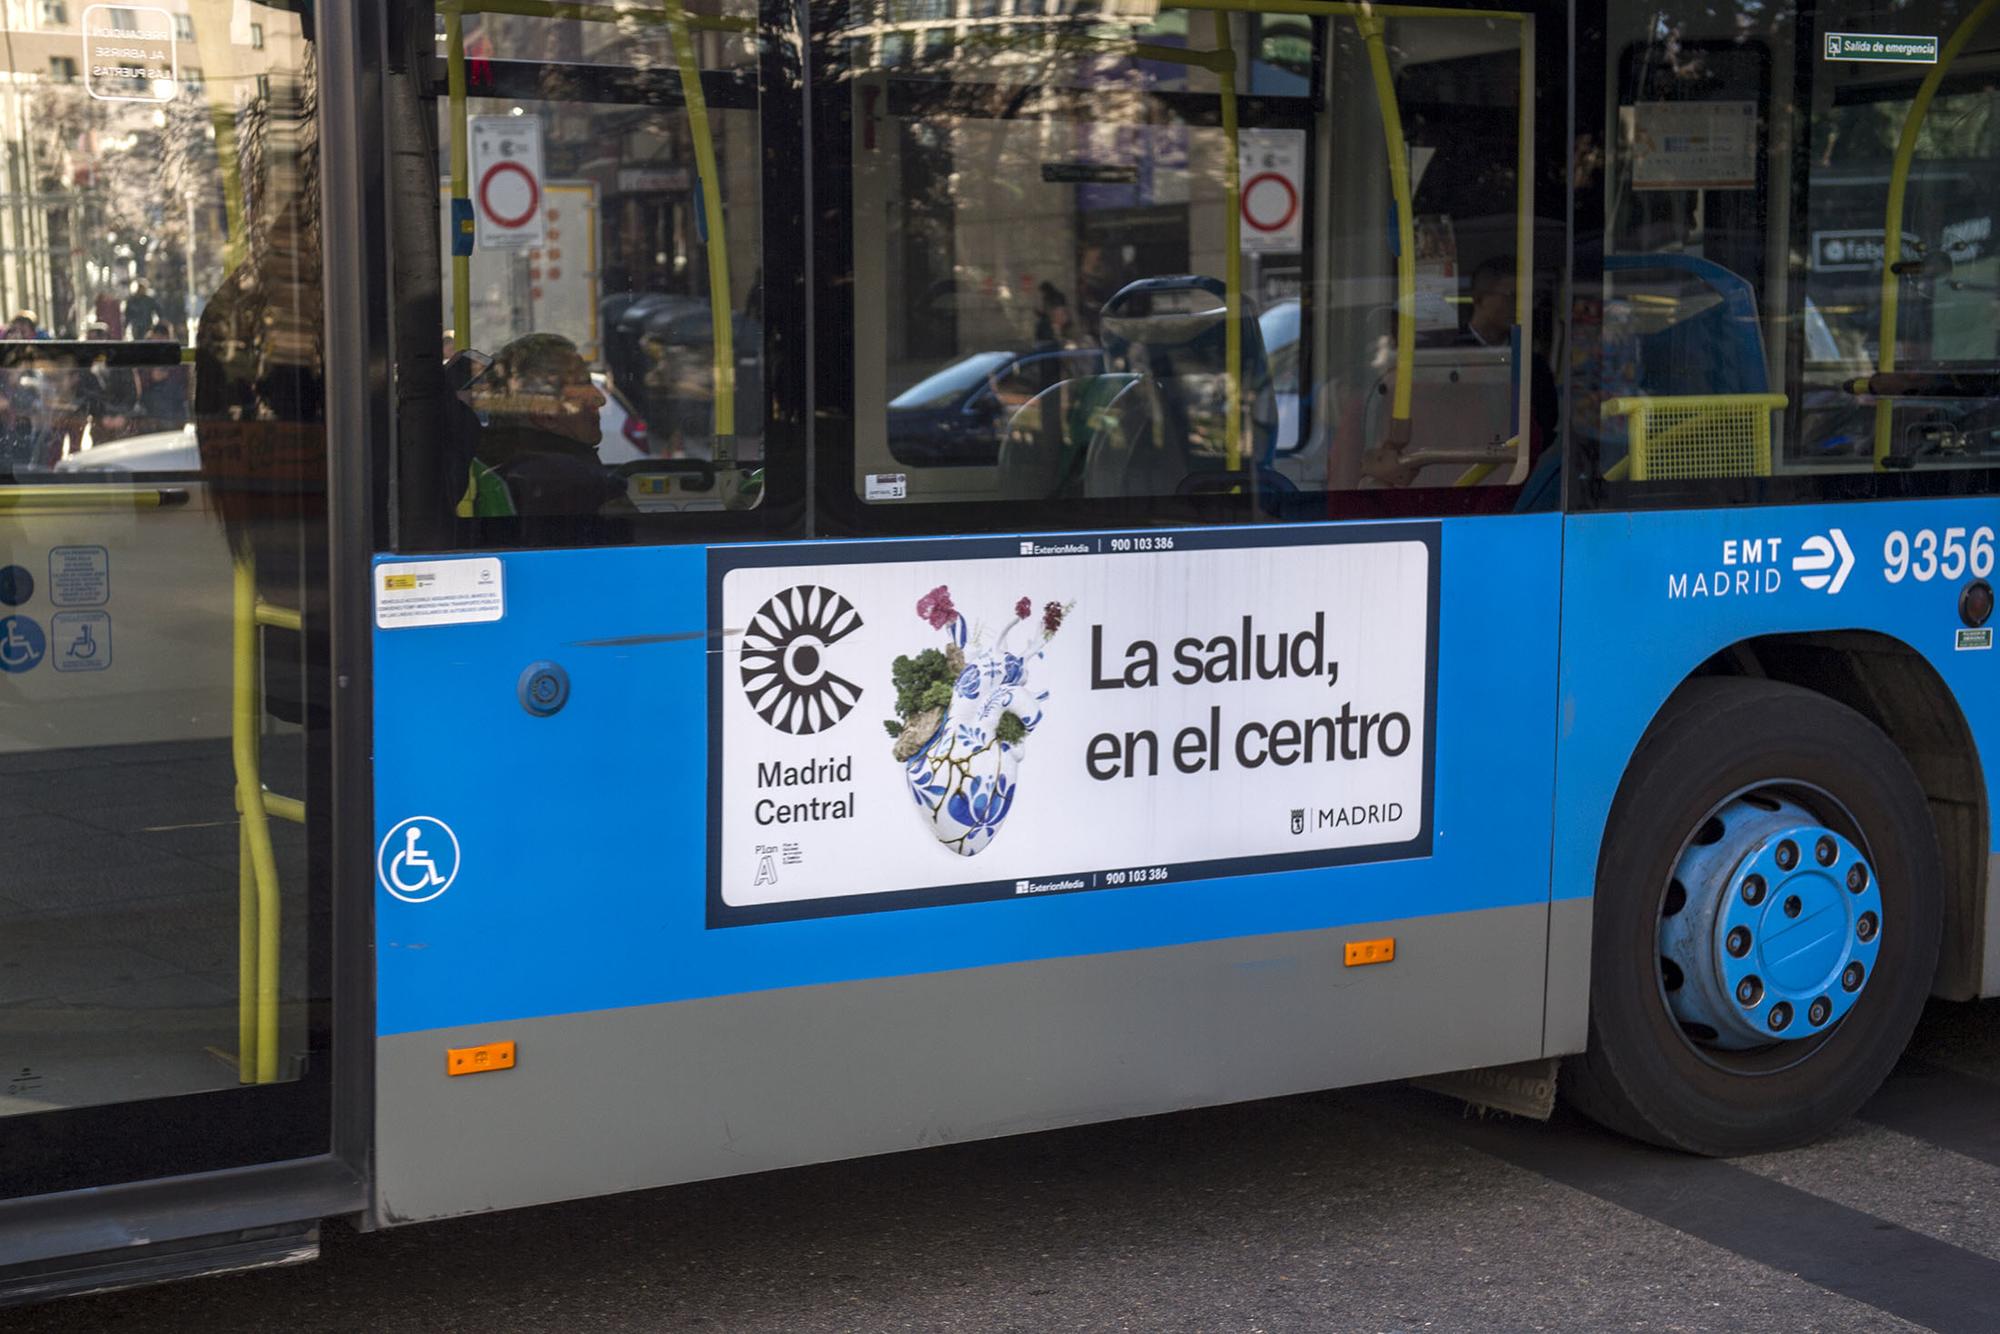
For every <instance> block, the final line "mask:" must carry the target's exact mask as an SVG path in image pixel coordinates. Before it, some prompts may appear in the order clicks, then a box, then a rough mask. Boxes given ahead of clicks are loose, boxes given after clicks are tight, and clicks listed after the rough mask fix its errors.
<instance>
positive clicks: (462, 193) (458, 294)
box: [438, 0, 473, 347]
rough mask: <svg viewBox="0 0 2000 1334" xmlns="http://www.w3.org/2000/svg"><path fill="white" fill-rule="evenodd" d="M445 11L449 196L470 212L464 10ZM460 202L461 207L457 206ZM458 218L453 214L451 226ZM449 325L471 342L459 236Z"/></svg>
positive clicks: (453, 6)
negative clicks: (449, 110) (449, 111)
mask: <svg viewBox="0 0 2000 1334" xmlns="http://www.w3.org/2000/svg"><path fill="white" fill-rule="evenodd" d="M438 7H439V8H440V9H442V10H443V11H444V36H445V59H444V70H445V74H444V77H445V92H446V94H447V96H449V98H450V99H451V115H450V116H449V117H448V119H449V120H450V121H451V199H452V204H453V206H454V212H461V213H469V211H470V210H471V207H472V180H471V177H472V170H471V168H470V167H469V166H468V165H467V164H466V143H465V140H466V136H467V134H468V133H469V131H468V129H467V127H466V110H465V14H464V12H463V9H462V7H461V6H460V5H459V4H457V3H456V2H455V0H442V3H440V5H439V6H438ZM461 205H462V206H463V207H462V208H461V207H460V206H461ZM458 225H459V220H458V219H457V218H454V219H453V220H452V226H454V227H457V226H458ZM451 250H452V254H451V325H452V329H451V332H452V337H453V338H454V339H455V340H456V341H457V343H458V345H459V346H460V347H471V346H472V345H473V343H472V256H470V255H461V254H459V253H458V251H459V245H458V238H457V237H453V238H452V247H451Z"/></svg>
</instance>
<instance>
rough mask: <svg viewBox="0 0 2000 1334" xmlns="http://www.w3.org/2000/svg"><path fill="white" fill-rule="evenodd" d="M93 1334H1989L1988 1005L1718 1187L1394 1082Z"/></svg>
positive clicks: (236, 1299) (619, 1224)
mask: <svg viewBox="0 0 2000 1334" xmlns="http://www.w3.org/2000/svg"><path fill="white" fill-rule="evenodd" d="M323 1244H324V1254H323V1256H322V1258H321V1259H320V1260H319V1261H318V1262H316V1263H314V1264H310V1265H305V1266H301V1267H298V1268H292V1269H285V1270H273V1271H266V1272H262V1273H254V1274H244V1275H236V1276H229V1277H223V1278H213V1279H202V1280H197V1281H194V1282H189V1283H182V1284H177V1285H172V1286H168V1287H162V1288H155V1289H151V1290H147V1291H142V1292H136V1293H125V1294H114V1295H110V1296H105V1297H96V1298H82V1299H73V1300H70V1301H66V1302H58V1303H53V1304H50V1305H48V1306H44V1307H41V1308H37V1309H35V1310H31V1311H13V1312H7V1313H4V1314H0V1327H5V1328H6V1329H8V1330H10V1331H20V1334H33V1332H37V1331H56V1330H61V1331H77V1330H100V1329H117V1330H121V1331H124V1330H149V1329H159V1330H169V1329H171V1330H201V1331H205V1332H206V1331H225V1330H257V1331H270V1330H277V1331H283V1332H284V1334H299V1332H300V1331H311V1330H368V1331H402V1330H457V1329H468V1330H474V1329H476V1330H533V1331H543V1330H547V1331H557V1330H560V1331H564V1332H565V1334H569V1332H570V1331H578V1330H663V1329H669V1330H670V1329H715V1330H728V1331H761V1330H772V1331H778V1330H782V1331H787V1332H790V1331H819V1330H829V1331H830V1330H960V1329H964V1330H1036V1331H1039V1330H1049V1329H1091V1330H1096V1329H1103V1330H1138V1331H1155V1330H1161V1331H1165V1330H1244V1331H1251V1330H1364V1331H1366V1330H1488V1329H1502V1330H1543V1329H1548V1330H1607V1329H1644V1330H1706V1329H1716V1330H1722V1329H1746V1328H1748V1329H1777V1330H1798V1329H1815V1330H1848V1329H1869V1330H1875V1329H1884V1330H1887V1329H1919V1328H1930V1329H1937V1330H1954V1331H1955V1330H1980V1331H1989V1330H1997V1329H2000V1002H1989V1003H1985V1004H1980V1005H1971V1006H1936V1007H1933V1009H1932V1011H1931V1013H1930V1014H1929V1015H1928V1016H1927V1017H1926V1020H1925V1023H1924V1026H1923V1028H1922V1029H1921V1030H1920V1032H1919V1034H1918V1038H1917V1041H1916V1043H1915V1045H1914V1046H1913V1048H1912V1051H1911V1054H1910V1056H1909V1058H1908V1059H1906V1060H1905V1061H1904V1063H1903V1065H1902V1067H1901V1068H1900V1069H1899V1071H1898V1072H1897V1074H1896V1075H1895V1077H1894V1078H1893V1080H1892V1081H1891V1083H1890V1085H1889V1086H1888V1087H1887V1088H1886V1089H1885V1090H1884V1091H1883V1093H1882V1094H1881V1095H1880V1096H1879V1097H1878V1098H1876V1100H1875V1101H1874V1102H1872V1103H1871V1104H1870V1105H1869V1106H1868V1107H1867V1108H1865V1109H1864V1110H1863V1113H1862V1114H1861V1115H1860V1116H1859V1117H1857V1118H1856V1119H1855V1120H1853V1121H1851V1122H1849V1123H1848V1124H1847V1125H1845V1126H1843V1127H1842V1128H1841V1129H1840V1130H1839V1131H1838V1132H1837V1133H1836V1134H1835V1135H1834V1136H1833V1137H1832V1138H1830V1139H1828V1140H1826V1141H1825V1142H1823V1143H1821V1144H1819V1145H1816V1146H1814V1147H1811V1148H1807V1149H1802V1150H1797V1151H1795V1152H1790V1153H1780V1154H1770V1155H1766V1156H1763V1157H1758V1158H1748V1159H1740V1160H1737V1161H1735V1162H1730V1163H1717V1162H1709V1161H1704V1160H1700V1159H1694V1158H1688V1157H1684V1156H1680V1155H1675V1154H1670V1153H1664V1152H1660V1151H1656V1150H1652V1149H1647V1148H1643V1147H1640V1146H1638V1145H1634V1144H1631V1143H1629V1142H1627V1141H1624V1140H1620V1139H1618V1138H1616V1137H1613V1136H1610V1135H1606V1134H1604V1133H1602V1132H1600V1131H1597V1130H1595V1129H1593V1128H1591V1127H1590V1126H1588V1125H1585V1124H1582V1123H1580V1122H1578V1121H1577V1120H1575V1119H1573V1118H1570V1117H1568V1116H1566V1115H1562V1114H1559V1115H1558V1117H1557V1118H1556V1120H1555V1121H1554V1122H1553V1123H1550V1124H1547V1125H1543V1124H1539V1123H1535V1122H1528V1121H1521V1120H1515V1119H1512V1118H1496V1117H1488V1118H1480V1117H1474V1116H1468V1115H1466V1114H1465V1113H1464V1112H1463V1110H1462V1109H1461V1108H1460V1107H1459V1106H1458V1104H1455V1103H1452V1102H1449V1101H1447V1100H1445V1099H1443V1098H1440V1097H1436V1096H1434V1095H1431V1094H1426V1093H1420V1092H1417V1091H1414V1090H1409V1089H1403V1088H1396V1087H1382V1088H1372V1089H1363V1090H1352V1091H1347V1092H1342V1093H1331V1094H1314V1095H1309V1096H1304V1097H1296V1098H1284V1099H1278V1100H1274V1101H1270V1102H1262V1103H1254V1104H1249V1105H1246V1106H1240V1107H1231V1108H1222V1109H1216V1110H1209V1111H1199V1112H1188V1113H1181V1114H1177V1115H1173V1116H1161V1117H1154V1118H1150V1119H1147V1120H1143V1121H1128V1122H1123V1123H1119V1124H1114V1125H1108V1126H1093V1127H1088V1128H1083V1129H1077V1130H1066V1131H1057V1132H1051V1133H1047V1134H1039V1135H1032V1136H1024V1137H1021V1138H1016V1139H1008V1140H1000V1141H992V1142H986V1143H980V1144H967V1145H957V1146H952V1147H948V1148H942V1149H927V1150H922V1151H918V1152H915V1153H907V1154H899V1155H895V1156H893V1157H887V1158H876V1159H871V1160H867V1161H862V1162H855V1163H841V1164H835V1165H832V1166H826V1167H814V1168H804V1169H799V1170H795V1171H788V1172H778V1173H770V1174H767V1175H763V1176H759V1177H747V1178H737V1179H735V1180H729V1181H720V1182H713V1183H706V1184H701V1185H694V1186H681V1187H675V1188H671V1189H667V1190H657V1191H649V1192H645V1193H642V1194H635V1195H627V1196H621V1197H617V1198H614V1199H606V1200H592V1201H585V1202H582V1203H577V1204H567V1205H556V1206H550V1207H547V1208H541V1209H533V1210H524V1211H517V1212H513V1213H508V1214H499V1215H493V1216H489V1217H484V1218H477V1219H467V1220H460V1221H456V1222H448V1223H432V1224H425V1225H421V1226H417V1227H411V1228H405V1229H402V1230H400V1231H395V1232H385V1233H376V1234H372V1235H362V1234H357V1233H355V1232H353V1231H351V1230H348V1229H346V1228H344V1227H341V1226H338V1225H335V1226H329V1227H328V1228H327V1229H326V1231H325V1235H324V1238H323Z"/></svg>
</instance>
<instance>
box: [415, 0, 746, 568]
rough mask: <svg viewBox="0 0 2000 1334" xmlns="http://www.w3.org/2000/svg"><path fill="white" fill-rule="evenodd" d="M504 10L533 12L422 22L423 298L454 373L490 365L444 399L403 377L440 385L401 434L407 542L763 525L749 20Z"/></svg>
mask: <svg viewBox="0 0 2000 1334" xmlns="http://www.w3.org/2000/svg"><path fill="white" fill-rule="evenodd" d="M509 8H515V9H522V8H525V9H527V10H533V9H534V8H536V6H525V7H523V6H504V5H497V4H496V5H493V6H491V11H492V12H488V7H487V6H484V5H482V4H479V3H476V0H468V3H464V4H459V5H453V6H440V7H439V8H438V11H437V19H436V29H435V34H436V36H435V71H436V73H435V78H434V79H433V81H432V83H431V86H430V89H429V91H430V93H431V95H432V96H433V97H434V98H435V102H434V107H435V116H436V120H435V126H436V130H435V134H436V138H435V145H436V153H437V159H436V161H437V180H438V219H439V233H438V235H439V244H438V250H437V258H436V260H435V264H436V268H435V269H431V270H429V273H428V275H426V276H425V277H424V279H423V282H422V285H423V286H425V287H427V288H428V287H430V286H433V285H434V286H435V288H436V290H437V292H438V307H439V311H440V315H441V319H442V326H441V328H440V330H439V335H440V337H439V343H440V344H441V346H442V347H443V349H444V353H443V355H444V358H445V360H447V361H450V360H451V359H452V358H453V357H454V356H465V355H472V356H476V357H477V358H478V359H479V360H480V361H481V362H482V363H484V362H486V361H488V360H490V363H491V364H490V365H487V366H486V367H485V369H484V370H483V372H479V371H475V372H474V373H473V374H463V373H461V374H459V375H457V376H456V377H455V378H456V384H455V387H452V386H448V385H447V384H446V382H445V380H444V379H438V380H436V381H431V380H429V379H428V378H427V377H425V376H423V375H419V376H417V377H415V378H416V379H420V380H424V381H425V383H426V384H427V386H428V385H434V386H435V387H434V389H432V390H431V391H430V394H429V404H428V409H429V412H428V420H424V421H422V422H421V423H416V422H412V423H410V426H411V427H412V428H413V429H409V430H406V439H407V440H408V441H409V442H410V443H409V444H408V445H407V446H406V449H407V451H408V452H407V453H406V457H405V460H404V467H403V476H404V478H405V490H404V502H403V503H404V505H405V507H406V510H408V511H411V514H410V517H411V518H412V519H413V520H414V521H416V522H417V524H418V529H417V530H416V531H426V532H428V531H436V532H440V533H450V532H452V530H451V529H450V528H449V527H445V528H438V527H436V525H437V524H438V521H439V520H440V519H443V520H446V522H447V523H449V522H452V521H465V520H472V521H480V520H491V519H522V520H526V519H532V520H535V521H536V522H535V523H534V525H532V526H531V527H529V528H516V529H512V530H510V529H507V528H505V527H498V528H496V527H492V526H487V527H484V528H480V529H476V530H475V529H472V528H465V527H461V528H460V529H459V530H457V532H456V534H455V536H456V537H457V538H458V539H459V540H464V541H472V540H493V539H495V538H497V539H498V540H531V541H537V542H539V541H544V540H549V541H555V540H603V539H604V538H606V537H607V536H615V535H616V534H613V533H612V531H611V530H606V529H595V530H586V529H585V528H578V527H575V526H574V525H570V526H565V525H564V524H563V523H562V522H560V521H562V520H565V519H567V520H574V521H578V522H583V523H588V522H589V521H594V520H598V519H603V518H607V517H609V518H616V519H619V520H631V519H633V518H635V517H638V516H641V515H646V514H675V513H682V512H687V511H698V510H711V509H746V508H750V507H752V506H755V505H756V504H757V503H759V501H760V499H761V497H762V490H763V487H762V476H763V454H764V418H765V410H764V359H763V347H764V328H763V312H762V299H763V298H762V262H761V254H762V251H761V247H762V237H761V217H760V212H759V210H760V207H761V202H760V198H759V193H760V189H759V173H760V172H761V170H762V164H761V160H760V153H759V118H758V111H757V107H758V98H759V87H758V84H759V79H760V77H761V76H760V72H759V68H758V55H759V52H760V46H759V40H758V37H757V33H756V23H755V20H756V11H755V8H754V6H751V5H749V4H747V3H741V2H739V0H727V2H726V3H718V4H696V5H692V6H688V7H686V8H683V7H682V6H679V5H665V4H649V5H640V6H630V7H625V8H622V9H620V10H619V11H617V12H616V13H615V14H614V13H613V11H611V10H609V9H603V10H594V9H593V10H590V11H589V12H586V13H582V14H576V13H571V12H569V11H567V10H565V11H564V12H563V13H562V14H561V15H560V16H554V15H537V14H534V13H532V12H528V13H508V12H502V11H504V10H506V9H509ZM426 36H428V34H427V35H426ZM399 262H401V263H404V264H415V263H416V262H417V261H416V260H415V259H414V257H411V256H403V257H401V258H400V260H399ZM628 530H629V524H628V525H627V526H626V527H625V528H621V529H620V530H618V532H619V533H626V532H627V531H628ZM478 533H483V534H484V535H485V536H484V537H476V536H475V534H478Z"/></svg>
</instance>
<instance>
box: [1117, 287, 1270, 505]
mask: <svg viewBox="0 0 2000 1334" xmlns="http://www.w3.org/2000/svg"><path fill="white" fill-rule="evenodd" d="M1225 301H1226V289H1225V288H1224V287H1223V285H1222V283H1220V282H1218V281H1217V280H1216V279H1214V278H1208V277H1203V276H1199V275H1177V276H1173V277H1162V278H1145V279H1141V280H1140V281H1138V282H1135V283H1130V284H1128V285H1126V286H1125V287H1123V288H1120V289H1119V290H1118V292H1117V293H1116V294H1114V295H1113V296H1112V298H1111V299H1110V300H1109V301H1107V302H1105V303H1104V311H1103V317H1102V324H1101V327H1102V329H1103V338H1104V356H1105V365H1106V366H1107V367H1108V368H1109V369H1110V370H1111V371H1112V372H1114V373H1124V374H1129V375H1132V376H1135V377H1137V383H1136V384H1134V385H1133V386H1131V387H1130V388H1129V389H1128V390H1126V391H1125V392H1123V393H1120V394H1119V395H1118V396H1117V399H1116V400H1115V403H1114V404H1113V405H1112V406H1111V407H1110V408H1108V409H1107V410H1106V411H1105V412H1104V413H1103V414H1102V420H1101V421H1100V423H1099V424H1098V428H1097V430H1096V432H1095V434H1094V435H1093V436H1092V438H1091V441H1090V446H1089V449H1088V451H1087V453H1086V457H1085V459H1084V465H1083V494H1085V495H1086V496H1171V495H1180V494H1183V493H1185V492H1187V490H1188V488H1189V485H1190V479H1191V478H1192V477H1194V475H1195V474H1197V473H1207V472H1220V471H1227V470H1228V468H1229V459H1228V454H1229V442H1228V432H1229V430H1230V427H1229V424H1228V421H1227V416H1228V408H1227V406H1226V405H1227V402H1228V393H1229V390H1228V328H1227V324H1226V318H1227V316H1226V307H1225ZM1238 321H1239V329H1240V336H1241V344H1240V356H1241V375H1242V394H1243V401H1244V402H1245V403H1246V404H1247V405H1248V416H1249V420H1250V451H1249V453H1250V456H1249V457H1248V458H1247V459H1242V460H1240V461H1239V463H1238V468H1239V470H1247V469H1252V468H1260V467H1261V468H1268V467H1269V466H1270V464H1271V462H1272V455H1273V452H1274V450H1275V448H1276V444H1277V403H1276V397H1275V395H1274V394H1273V392H1272V389H1271V377H1270V372H1269V367H1268V364H1267V362H1266V359H1265V356H1264V339H1263V332H1262V330H1261V329H1260V328H1259V327H1258V324H1257V321H1256V320H1255V319H1253V318H1251V317H1250V316H1249V315H1248V314H1247V313H1245V314H1243V315H1240V316H1239V317H1238Z"/></svg>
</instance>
